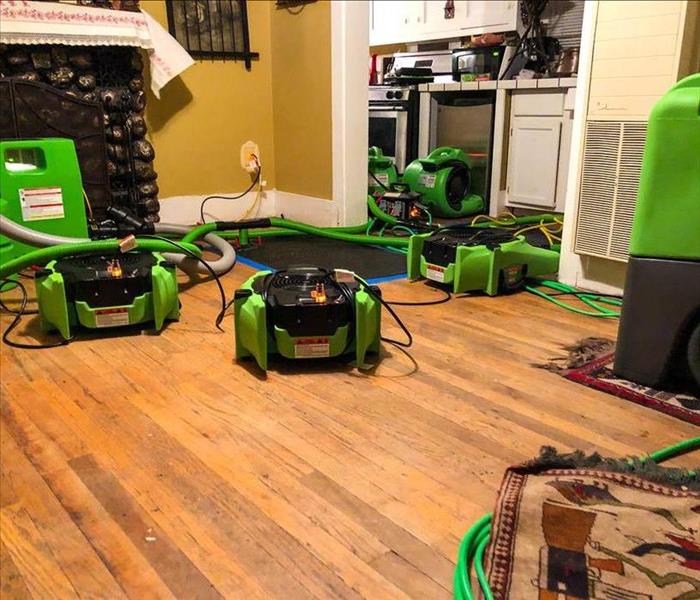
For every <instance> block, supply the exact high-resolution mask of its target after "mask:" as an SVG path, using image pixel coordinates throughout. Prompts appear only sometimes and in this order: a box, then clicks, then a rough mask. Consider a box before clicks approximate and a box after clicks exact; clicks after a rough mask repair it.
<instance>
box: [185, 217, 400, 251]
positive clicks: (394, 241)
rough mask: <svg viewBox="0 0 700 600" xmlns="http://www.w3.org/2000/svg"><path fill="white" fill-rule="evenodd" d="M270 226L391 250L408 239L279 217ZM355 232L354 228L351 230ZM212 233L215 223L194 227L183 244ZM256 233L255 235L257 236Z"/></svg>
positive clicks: (272, 219)
mask: <svg viewBox="0 0 700 600" xmlns="http://www.w3.org/2000/svg"><path fill="white" fill-rule="evenodd" d="M269 221H270V225H271V226H272V227H276V228H279V229H283V230H289V231H296V232H299V233H300V234H308V235H316V236H319V237H325V238H330V239H333V240H341V241H343V242H352V243H354V244H372V245H374V246H389V247H393V248H406V247H408V239H406V238H399V237H395V238H382V237H378V236H372V235H364V234H359V233H348V232H346V231H341V228H339V227H325V228H324V227H315V226H313V225H307V224H306V223H299V222H297V221H290V220H288V219H281V218H279V217H271V218H270V219H269ZM366 227H367V225H366V224H365V225H362V226H359V225H358V226H356V228H357V229H359V230H361V231H363V230H364V229H365V228H366ZM352 229H353V230H355V227H353V228H352ZM212 231H218V224H217V223H205V224H204V225H199V226H198V227H194V228H193V229H192V230H190V232H189V233H188V234H187V235H185V236H184V237H183V238H182V241H183V242H188V243H192V242H194V241H196V240H198V239H200V238H201V237H203V236H204V235H206V234H207V233H210V232H212ZM261 231H267V232H270V231H274V230H270V229H263V230H261ZM257 234H258V232H257V231H256V233H255V234H253V235H257ZM270 235H273V234H272V233H267V235H266V237H267V236H270Z"/></svg>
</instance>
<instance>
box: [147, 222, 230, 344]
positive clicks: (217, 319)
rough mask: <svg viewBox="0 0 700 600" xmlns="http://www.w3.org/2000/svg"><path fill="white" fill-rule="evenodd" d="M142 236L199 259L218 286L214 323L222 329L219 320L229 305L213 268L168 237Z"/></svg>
mask: <svg viewBox="0 0 700 600" xmlns="http://www.w3.org/2000/svg"><path fill="white" fill-rule="evenodd" d="M140 237H142V238H151V239H154V240H161V241H163V242H167V243H168V244H170V245H171V246H174V247H175V248H177V249H178V251H180V252H183V253H184V254H187V256H189V257H191V258H194V259H195V260H197V261H199V262H200V263H201V264H202V265H204V268H205V269H206V270H207V271H208V272H209V274H210V275H211V276H212V278H213V279H214V281H215V282H216V285H217V287H218V288H219V294H220V295H221V310H220V311H219V314H218V315H217V316H216V320H215V321H214V325H215V326H216V328H217V329H218V330H219V331H223V328H222V327H221V322H222V321H223V320H224V315H225V313H226V309H227V308H228V307H229V306H230V303H227V301H226V292H225V291H224V286H223V285H222V284H221V278H220V277H219V276H218V275H217V274H216V273H215V272H214V269H212V268H211V266H210V265H209V263H208V262H207V261H206V260H204V259H203V258H202V257H201V256H197V255H196V254H195V253H194V252H192V251H191V250H189V249H188V248H186V247H185V246H183V245H182V244H179V243H178V242H176V241H174V240H171V239H169V238H166V237H163V236H161V235H142V236H140Z"/></svg>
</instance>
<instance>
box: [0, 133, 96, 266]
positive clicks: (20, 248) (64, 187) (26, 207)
mask: <svg viewBox="0 0 700 600" xmlns="http://www.w3.org/2000/svg"><path fill="white" fill-rule="evenodd" d="M0 215H3V216H5V217H7V218H8V219H11V220H12V221H14V222H15V223H19V224H20V225H23V226H24V227H28V228H30V229H34V230H36V231H41V232H43V233H48V234H52V235H60V236H64V237H75V238H87V236H88V231H87V221H86V218H85V207H84V204H83V184H82V180H81V178H80V167H79V166H78V157H77V156H76V153H75V145H74V144H73V141H72V140H67V139H62V138H47V139H36V140H5V141H1V142H0ZM32 250H34V248H32V247H31V246H27V245H26V244H22V243H20V242H16V241H14V240H11V239H9V238H7V237H5V236H0V264H2V263H5V262H7V261H9V260H12V259H14V258H17V257H18V256H21V255H23V254H25V253H27V252H30V251H32Z"/></svg>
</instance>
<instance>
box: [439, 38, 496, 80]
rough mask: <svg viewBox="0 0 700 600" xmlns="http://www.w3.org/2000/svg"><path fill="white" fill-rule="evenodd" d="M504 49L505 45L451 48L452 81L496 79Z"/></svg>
mask: <svg viewBox="0 0 700 600" xmlns="http://www.w3.org/2000/svg"><path fill="white" fill-rule="evenodd" d="M505 49H506V47H505V46H488V47H475V48H458V49H456V50H453V51H452V79H453V80H454V81H479V80H489V79H491V80H496V79H498V78H499V73H500V70H501V63H502V62H503V55H504V53H505Z"/></svg>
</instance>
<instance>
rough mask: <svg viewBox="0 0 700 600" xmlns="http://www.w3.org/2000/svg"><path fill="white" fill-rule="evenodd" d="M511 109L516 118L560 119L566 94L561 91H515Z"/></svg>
mask: <svg viewBox="0 0 700 600" xmlns="http://www.w3.org/2000/svg"><path fill="white" fill-rule="evenodd" d="M511 109H512V114H513V116H514V117H560V116H562V115H563V114H564V94H563V93H562V92H561V91H560V90H532V91H529V90H528V91H514V92H513V95H512V98H511Z"/></svg>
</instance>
